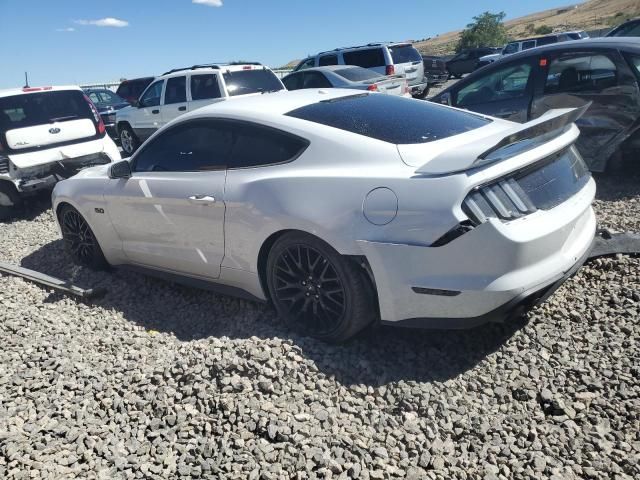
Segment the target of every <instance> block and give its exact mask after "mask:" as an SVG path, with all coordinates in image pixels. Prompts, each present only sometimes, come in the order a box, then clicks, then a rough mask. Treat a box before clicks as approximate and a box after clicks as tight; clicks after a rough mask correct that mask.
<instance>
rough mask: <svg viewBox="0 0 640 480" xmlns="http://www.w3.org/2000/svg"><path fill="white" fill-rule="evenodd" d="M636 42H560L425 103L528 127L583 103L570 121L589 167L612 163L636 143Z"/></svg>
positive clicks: (639, 63)
mask: <svg viewBox="0 0 640 480" xmlns="http://www.w3.org/2000/svg"><path fill="white" fill-rule="evenodd" d="M639 81H640V38H598V39H587V40H578V41H571V42H562V43H557V44H553V45H547V46H544V47H538V48H534V49H531V50H526V51H524V52H520V53H516V54H514V55H510V56H508V57H506V58H503V59H501V60H499V61H497V62H495V63H493V64H491V65H489V66H487V67H484V68H482V69H481V70H478V71H476V72H473V73H472V74H471V75H469V76H467V77H466V78H465V79H463V80H461V81H460V82H457V83H456V84H455V85H453V86H451V87H449V88H447V89H446V90H444V91H442V92H441V93H439V94H438V95H436V96H435V97H433V98H432V99H431V100H432V101H434V102H438V103H443V104H449V105H453V106H455V107H460V108H464V109H467V110H472V111H475V112H480V113H484V114H487V115H492V116H495V117H501V118H506V119H509V120H513V121H516V122H523V123H524V122H528V121H529V120H532V119H534V118H537V117H539V116H541V115H542V114H544V113H545V112H547V111H548V110H550V109H552V108H567V107H578V106H582V105H585V104H587V103H590V106H589V109H588V110H587V112H586V113H585V114H584V115H583V116H582V117H581V118H580V119H579V120H578V121H577V122H576V123H577V124H578V126H579V127H580V130H581V134H580V138H579V139H578V142H577V145H578V149H579V150H580V152H581V153H582V155H583V157H584V158H585V160H586V162H587V163H588V164H589V167H590V168H591V170H593V171H596V172H602V171H604V170H605V169H606V168H607V165H608V164H609V165H611V167H612V168H615V167H617V166H618V163H619V162H618V161H619V160H620V159H621V158H623V156H622V155H621V153H622V152H623V151H624V150H627V149H633V148H635V147H636V144H637V143H638V142H639V141H640V83H639Z"/></svg>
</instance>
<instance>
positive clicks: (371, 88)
mask: <svg viewBox="0 0 640 480" xmlns="http://www.w3.org/2000/svg"><path fill="white" fill-rule="evenodd" d="M367 90H369V91H370V92H377V91H378V84H377V83H372V84H371V85H369V86H368V87H367Z"/></svg>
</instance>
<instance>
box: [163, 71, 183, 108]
mask: <svg viewBox="0 0 640 480" xmlns="http://www.w3.org/2000/svg"><path fill="white" fill-rule="evenodd" d="M186 101H187V77H173V78H170V79H168V80H167V89H166V91H165V92H164V104H165V105H168V104H170V103H184V102H186Z"/></svg>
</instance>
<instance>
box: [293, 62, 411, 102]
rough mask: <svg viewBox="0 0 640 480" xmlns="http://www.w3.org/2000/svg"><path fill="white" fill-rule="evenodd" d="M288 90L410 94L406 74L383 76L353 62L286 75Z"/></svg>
mask: <svg viewBox="0 0 640 480" xmlns="http://www.w3.org/2000/svg"><path fill="white" fill-rule="evenodd" d="M282 83H284V86H285V87H287V90H301V89H305V88H350V89H353V90H367V91H370V92H380V93H386V94H388V95H405V96H410V95H409V93H408V92H409V89H408V86H407V80H406V79H405V77H404V75H391V76H384V75H383V76H381V75H380V74H378V73H376V72H374V71H373V70H369V69H368V68H362V67H354V66H352V65H332V66H329V67H314V68H307V69H305V70H302V71H300V72H294V73H290V74H289V75H287V76H286V77H284V78H283V79H282Z"/></svg>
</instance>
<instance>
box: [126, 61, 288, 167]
mask: <svg viewBox="0 0 640 480" xmlns="http://www.w3.org/2000/svg"><path fill="white" fill-rule="evenodd" d="M284 89H285V88H284V85H283V84H282V82H281V81H280V79H278V77H277V76H276V75H275V74H274V73H273V72H272V71H271V69H269V68H267V67H265V66H262V65H260V64H259V63H243V64H233V63H231V64H207V65H194V66H192V67H187V68H176V69H174V70H170V71H168V72H165V73H163V74H162V75H160V76H159V77H157V78H156V79H155V80H154V81H153V82H152V83H151V84H150V85H149V86H148V87H147V88H146V90H145V91H144V92H142V94H141V95H140V98H139V99H138V101H137V102H135V103H134V105H132V106H131V107H125V108H123V109H121V110H118V112H117V113H116V126H117V130H118V135H119V137H120V144H121V146H122V150H124V152H125V153H126V154H128V155H131V154H132V153H133V152H134V151H135V150H136V149H137V148H138V147H139V146H140V144H141V143H142V142H143V141H145V140H146V139H147V138H149V137H150V136H151V135H152V134H153V133H154V132H155V131H156V130H158V129H159V128H160V127H162V126H163V125H165V124H166V123H168V122H169V121H171V120H173V119H174V118H176V117H178V116H180V115H182V114H183V113H186V112H189V111H192V110H195V109H196V108H200V107H202V106H204V105H208V104H211V103H215V102H219V101H222V100H226V99H228V98H230V97H238V96H242V95H259V94H261V93H266V92H275V91H278V90H284Z"/></svg>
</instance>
